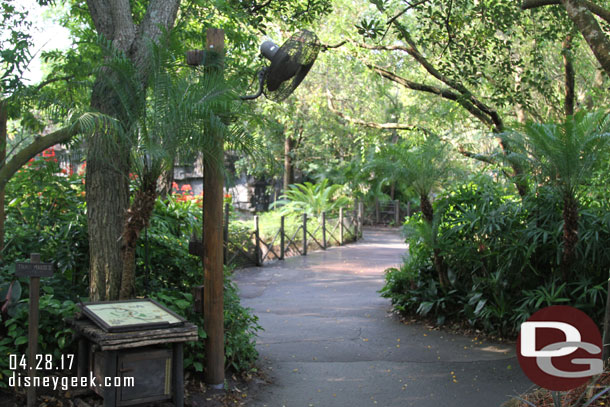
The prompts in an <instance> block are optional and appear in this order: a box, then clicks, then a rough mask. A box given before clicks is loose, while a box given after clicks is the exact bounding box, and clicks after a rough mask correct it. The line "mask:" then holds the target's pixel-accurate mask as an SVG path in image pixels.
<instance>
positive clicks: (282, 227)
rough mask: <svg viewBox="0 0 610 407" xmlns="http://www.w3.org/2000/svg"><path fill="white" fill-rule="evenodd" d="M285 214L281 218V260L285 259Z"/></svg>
mask: <svg viewBox="0 0 610 407" xmlns="http://www.w3.org/2000/svg"><path fill="white" fill-rule="evenodd" d="M284 232H285V231H284V215H282V217H281V218H280V260H284Z"/></svg>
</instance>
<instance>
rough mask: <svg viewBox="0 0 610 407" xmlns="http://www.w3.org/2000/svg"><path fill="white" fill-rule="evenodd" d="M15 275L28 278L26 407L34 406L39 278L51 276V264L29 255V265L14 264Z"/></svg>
mask: <svg viewBox="0 0 610 407" xmlns="http://www.w3.org/2000/svg"><path fill="white" fill-rule="evenodd" d="M15 275H16V276H17V277H29V278H30V314H29V317H28V377H29V378H30V384H31V385H30V387H28V390H27V398H28V399H27V400H28V401H27V407H35V406H36V387H34V385H33V383H34V377H36V369H35V367H36V353H37V352H38V308H39V299H40V278H41V277H51V276H52V275H53V264H52V263H41V262H40V254H38V253H32V254H30V262H29V263H22V262H19V263H15Z"/></svg>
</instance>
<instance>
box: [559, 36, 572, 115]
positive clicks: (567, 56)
mask: <svg viewBox="0 0 610 407" xmlns="http://www.w3.org/2000/svg"><path fill="white" fill-rule="evenodd" d="M562 53H563V66H564V75H565V101H564V110H565V115H566V116H572V115H574V64H573V63H572V36H571V35H568V36H567V37H566V39H565V41H564V42H563V51H562Z"/></svg>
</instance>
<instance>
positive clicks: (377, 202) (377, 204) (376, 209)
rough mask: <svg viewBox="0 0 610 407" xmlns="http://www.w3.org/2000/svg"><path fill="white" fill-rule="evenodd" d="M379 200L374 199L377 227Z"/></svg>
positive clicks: (377, 223)
mask: <svg viewBox="0 0 610 407" xmlns="http://www.w3.org/2000/svg"><path fill="white" fill-rule="evenodd" d="M379 220H380V219H379V198H375V224H376V225H379Z"/></svg>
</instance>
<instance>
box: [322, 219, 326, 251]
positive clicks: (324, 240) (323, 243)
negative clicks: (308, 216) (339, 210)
mask: <svg viewBox="0 0 610 407" xmlns="http://www.w3.org/2000/svg"><path fill="white" fill-rule="evenodd" d="M322 249H324V250H326V212H322Z"/></svg>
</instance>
